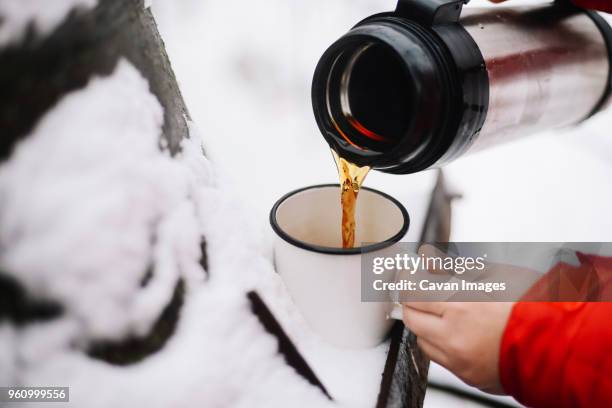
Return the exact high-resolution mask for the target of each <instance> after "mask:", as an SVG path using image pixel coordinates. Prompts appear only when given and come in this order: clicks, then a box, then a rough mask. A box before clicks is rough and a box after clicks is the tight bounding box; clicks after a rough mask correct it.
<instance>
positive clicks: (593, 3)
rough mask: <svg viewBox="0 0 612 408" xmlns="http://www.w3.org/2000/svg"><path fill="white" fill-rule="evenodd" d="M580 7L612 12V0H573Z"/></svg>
mask: <svg viewBox="0 0 612 408" xmlns="http://www.w3.org/2000/svg"><path fill="white" fill-rule="evenodd" d="M572 3H574V4H575V5H576V6H578V7H582V8H585V9H591V10H598V11H604V12H606V13H612V0H572Z"/></svg>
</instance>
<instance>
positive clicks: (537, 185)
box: [153, 0, 612, 406]
mask: <svg viewBox="0 0 612 408" xmlns="http://www.w3.org/2000/svg"><path fill="white" fill-rule="evenodd" d="M395 3H396V2H395V0H267V1H265V2H255V1H250V2H247V1H243V2H225V1H218V0H182V1H181V2H170V1H162V0H156V1H155V2H154V3H153V11H154V13H155V15H156V17H157V20H158V23H159V24H160V29H161V31H162V34H163V36H164V39H165V41H166V46H167V49H168V52H169V54H170V57H171V59H172V63H173V67H174V69H175V71H176V73H177V76H178V80H179V82H180V84H181V89H182V92H183V95H184V96H185V98H186V100H187V103H188V105H189V108H190V111H191V114H192V115H193V117H194V120H195V121H197V123H198V124H200V126H201V128H202V130H203V133H204V134H205V135H206V137H205V145H206V150H207V152H208V153H209V155H210V156H211V157H212V158H213V160H214V161H215V162H216V163H218V165H219V167H221V168H222V173H223V175H224V177H225V178H224V182H225V183H227V184H228V185H233V186H234V189H235V190H236V191H238V193H239V194H240V195H241V197H242V199H243V200H244V201H245V202H248V203H249V208H250V209H251V211H252V214H253V215H252V218H253V219H256V220H259V221H260V228H261V229H262V231H264V233H266V232H269V228H268V227H267V219H266V216H267V212H268V211H269V208H270V207H271V205H272V204H273V203H274V201H275V200H276V199H277V198H278V197H279V196H280V195H282V194H284V193H285V192H287V191H289V190H292V189H294V188H296V187H299V186H304V185H309V184H315V183H320V182H331V181H334V180H335V176H336V175H335V168H334V166H333V165H332V161H331V158H330V155H329V152H328V151H327V148H326V145H325V143H324V141H323V139H322V137H321V135H320V132H319V131H318V128H317V126H316V123H315V121H314V117H313V114H312V109H311V105H310V81H311V77H312V73H313V71H314V67H315V65H316V63H317V61H318V59H319V57H320V55H321V53H322V52H323V51H324V50H325V48H326V47H327V46H329V44H331V42H333V41H334V40H335V39H337V38H338V37H339V36H341V35H342V34H343V33H344V32H346V31H347V30H348V29H349V28H350V27H351V26H352V25H353V24H355V23H356V22H358V21H360V20H361V19H362V18H365V17H367V16H368V15H370V14H372V13H376V12H380V11H386V10H390V9H393V8H394V6H395ZM542 3H545V1H540V0H516V1H512V0H510V1H509V3H508V5H511V4H514V5H518V4H521V5H522V4H542ZM482 6H484V7H499V6H495V5H491V4H489V3H487V2H486V1H484V0H472V1H471V2H470V4H469V5H468V6H467V7H482ZM604 17H606V18H608V19H609V16H607V15H605V16H604ZM609 21H610V20H609ZM611 127H612V109H608V111H606V112H603V113H600V114H599V115H597V116H595V117H593V118H591V119H590V120H589V121H588V122H587V123H584V124H581V125H580V126H578V127H576V128H572V129H566V130H557V131H551V132H547V133H543V134H541V135H534V136H533V137H529V138H527V139H523V140H519V141H516V142H513V143H511V144H508V145H505V146H500V147H496V148H493V149H491V150H488V151H485V152H480V153H476V154H474V155H472V156H469V157H466V158H462V159H460V160H458V161H456V162H454V163H452V164H451V165H449V166H447V167H446V168H445V175H446V177H447V180H448V182H449V184H450V188H451V190H453V191H456V192H458V193H460V194H462V196H463V198H462V199H460V200H456V201H455V202H454V204H453V224H452V235H451V239H452V240H455V241H499V242H505V241H519V242H529V241H543V242H565V241H567V242H576V241H602V242H608V241H612V216H611V215H610V212H611V210H610V209H611V208H612V187H611V185H612V182H611V180H612V134H610V132H611V131H610V129H611ZM245 171H246V172H247V173H248V178H247V179H245V178H244V172H245ZM433 180H434V174H433V172H423V173H420V174H414V175H403V176H397V175H387V174H382V173H379V172H372V173H370V175H368V178H367V181H366V184H367V185H369V186H371V187H374V188H378V189H381V190H383V191H386V192H388V193H390V194H392V195H394V196H395V197H398V198H399V199H400V200H401V201H402V202H403V204H404V205H405V206H406V207H407V208H408V209H409V211H410V212H411V213H412V215H414V214H415V213H418V211H417V210H418V208H419V203H418V202H414V201H412V199H413V197H421V196H423V195H424V194H426V193H427V191H429V189H430V188H431V186H432V183H433ZM413 218H414V217H413ZM266 236H267V237H268V239H269V236H270V234H267V235H266ZM430 378H431V380H432V381H435V382H437V383H440V384H445V385H451V386H457V387H461V383H460V382H459V381H458V380H456V379H455V378H454V377H453V376H452V375H450V374H449V373H448V372H446V371H445V370H444V369H442V368H441V367H439V366H437V365H435V364H432V367H431V370H430ZM506 402H509V401H508V400H506ZM469 404H471V403H469V402H467V401H459V400H457V398H455V397H453V396H449V395H444V394H442V393H440V392H436V391H435V390H433V389H430V390H428V394H427V396H426V400H425V406H468V405H469Z"/></svg>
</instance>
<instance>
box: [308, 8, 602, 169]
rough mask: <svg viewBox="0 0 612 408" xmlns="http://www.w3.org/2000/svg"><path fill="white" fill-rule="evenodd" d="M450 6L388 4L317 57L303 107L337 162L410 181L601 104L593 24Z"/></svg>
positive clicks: (598, 33) (596, 19)
mask: <svg viewBox="0 0 612 408" xmlns="http://www.w3.org/2000/svg"><path fill="white" fill-rule="evenodd" d="M462 6H463V2H461V1H449V0H400V1H399V3H398V5H397V8H396V10H395V11H393V12H389V13H382V14H377V15H374V16H371V17H368V18H366V19H365V20H363V21H361V22H360V23H358V24H357V25H356V26H355V27H353V28H352V29H351V30H350V31H349V32H348V33H346V34H345V35H344V36H343V37H341V38H340V39H339V40H337V41H336V42H335V43H334V44H332V45H331V46H330V47H329V48H328V49H327V51H325V53H324V54H323V56H322V57H321V59H320V61H319V63H318V65H317V68H316V70H315V74H314V78H313V83H312V102H313V108H314V113H315V118H316V121H317V123H318V126H319V128H320V130H321V132H322V134H323V136H324V138H325V139H326V141H327V142H328V144H329V145H330V146H331V147H332V148H333V149H334V150H335V151H336V152H337V153H338V154H339V155H340V156H341V157H343V158H345V159H346V160H349V161H351V162H353V163H355V164H357V165H360V166H370V167H373V168H375V169H378V170H381V171H384V172H388V173H413V172H417V171H421V170H424V169H427V168H431V167H440V166H443V165H444V164H446V163H448V162H450V161H452V160H454V159H456V158H458V157H460V156H462V155H463V154H465V153H466V152H472V151H476V150H479V149H481V148H483V147H486V146H490V145H495V144H498V143H502V142H506V141H508V140H511V139H514V138H516V137H520V136H527V135H530V134H533V133H535V132H538V131H542V130H546V129H552V128H558V127H563V126H568V125H573V124H576V123H579V122H581V121H583V120H585V119H587V118H588V117H590V116H591V115H593V114H594V113H596V112H598V111H600V110H601V109H602V108H603V107H604V106H605V105H606V102H607V100H608V97H609V94H610V50H611V48H612V30H611V28H610V26H609V25H608V24H607V23H606V21H605V20H604V19H603V18H602V17H601V16H599V15H598V14H597V13H595V12H593V11H589V10H583V9H580V8H577V7H575V6H573V5H571V4H570V3H565V2H557V3H553V4H546V5H540V6H528V7H503V6H492V7H488V8H466V9H465V10H462Z"/></svg>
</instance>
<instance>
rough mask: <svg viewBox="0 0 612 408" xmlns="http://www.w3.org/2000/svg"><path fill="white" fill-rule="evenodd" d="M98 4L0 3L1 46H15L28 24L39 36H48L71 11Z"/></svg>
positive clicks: (69, 0) (58, 0)
mask: <svg viewBox="0 0 612 408" xmlns="http://www.w3.org/2000/svg"><path fill="white" fill-rule="evenodd" d="M97 3H98V0H52V1H41V0H0V21H1V23H0V46H5V45H7V44H9V43H13V42H17V41H19V40H21V39H22V38H23V36H24V35H25V34H26V32H27V29H28V27H29V25H30V24H33V25H34V28H35V30H36V33H38V34H39V35H41V36H45V35H48V34H50V33H51V32H52V31H53V30H54V29H55V28H56V27H57V26H59V24H60V23H61V22H62V21H63V20H64V19H65V18H66V17H67V16H68V14H69V13H70V12H71V11H72V10H74V9H78V10H86V9H91V8H93V7H95V6H96V4H97Z"/></svg>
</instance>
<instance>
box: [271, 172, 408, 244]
mask: <svg viewBox="0 0 612 408" xmlns="http://www.w3.org/2000/svg"><path fill="white" fill-rule="evenodd" d="M329 187H335V188H337V189H340V185H339V184H317V185H314V186H307V187H302V188H298V189H297V190H293V191H290V192H288V193H287V194H285V195H284V196H282V197H281V198H279V199H278V201H277V202H276V203H275V204H274V205H273V206H272V209H271V210H270V225H271V226H272V229H273V230H274V232H275V233H276V235H278V236H279V237H280V238H282V239H283V240H284V241H286V242H287V243H289V244H291V245H293V246H296V247H298V248H302V249H305V250H307V251H312V252H319V253H322V254H328V255H358V254H364V253H368V252H373V251H377V250H379V249H382V248H386V247H388V246H391V245H393V244H395V243H396V242H399V241H400V240H401V239H402V238H403V237H404V236H405V235H406V233H407V232H408V228H409V226H410V217H409V216H408V211H407V210H406V208H405V207H404V206H403V205H402V204H401V203H400V202H399V201H398V200H397V199H395V198H393V197H391V196H390V195H389V194H386V193H383V192H382V191H378V190H375V189H373V188H370V187H361V189H362V190H367V191H370V192H372V193H374V194H378V195H379V196H381V197H383V198H386V199H387V200H389V201H391V202H392V203H393V204H394V205H395V206H396V207H397V208H398V209H399V210H400V212H401V213H402V217H403V219H404V222H403V224H402V227H401V228H400V230H399V231H398V232H397V233H396V234H395V235H393V236H391V237H390V238H388V239H386V240H384V241H381V242H377V243H374V244H370V245H366V246H360V247H354V248H337V247H326V246H322V245H315V244H309V243H307V242H304V241H301V240H299V239H296V238H294V237H292V236H291V235H289V234H288V233H286V232H285V231H284V230H283V229H282V228H281V227H280V225H278V221H277V220H276V213H277V211H278V208H279V207H280V206H281V204H282V203H284V202H285V201H286V200H287V199H288V198H290V197H292V196H294V195H296V194H298V193H301V192H303V191H306V190H313V189H318V188H329Z"/></svg>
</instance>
